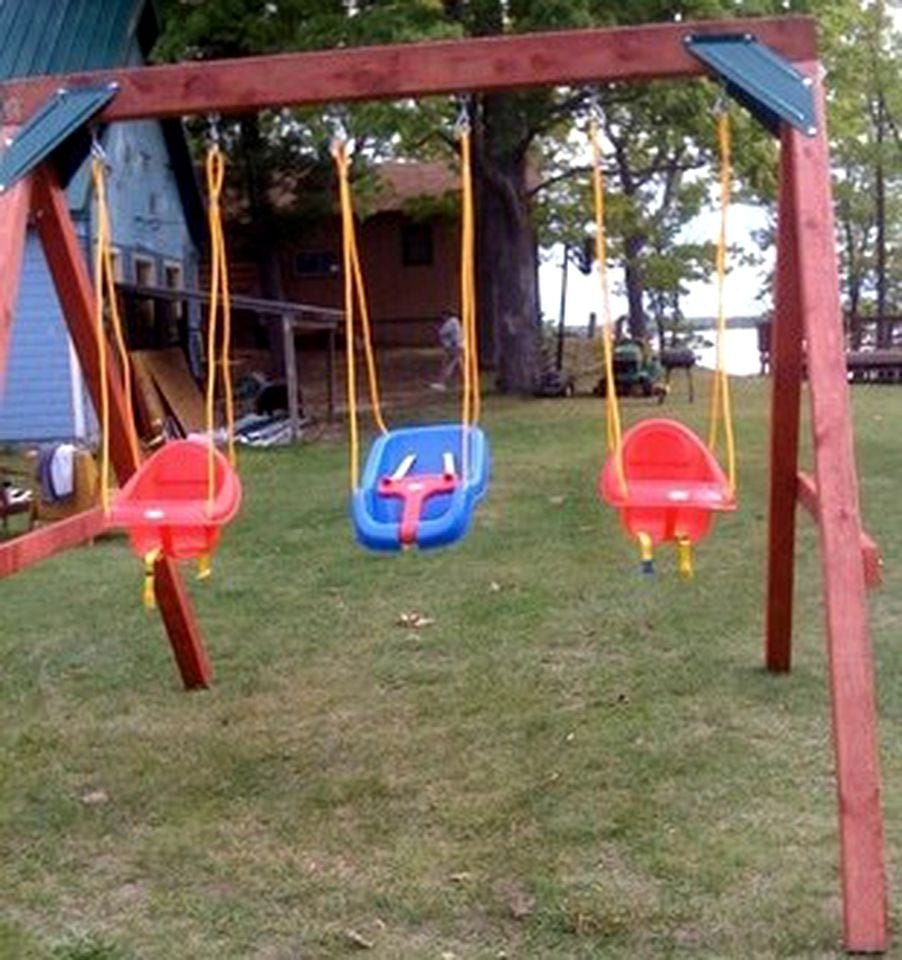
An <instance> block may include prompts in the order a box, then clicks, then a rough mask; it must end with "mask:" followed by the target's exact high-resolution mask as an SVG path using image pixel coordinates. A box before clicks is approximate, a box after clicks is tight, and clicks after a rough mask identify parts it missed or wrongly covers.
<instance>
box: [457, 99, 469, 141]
mask: <svg viewBox="0 0 902 960" xmlns="http://www.w3.org/2000/svg"><path fill="white" fill-rule="evenodd" d="M458 100H459V102H460V108H459V109H458V111H457V119H456V120H455V121H454V132H455V134H456V135H457V136H460V135H461V134H463V133H469V132H470V98H469V97H468V96H461V97H459V98H458Z"/></svg>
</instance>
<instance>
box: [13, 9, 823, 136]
mask: <svg viewBox="0 0 902 960" xmlns="http://www.w3.org/2000/svg"><path fill="white" fill-rule="evenodd" d="M709 33H717V34H725V33H749V34H753V35H754V36H755V37H756V38H757V39H758V40H760V41H761V43H764V44H767V45H768V46H769V47H771V48H773V49H774V50H775V51H777V52H778V53H780V54H782V55H783V56H784V57H785V58H786V59H787V60H790V61H794V62H798V61H810V60H814V59H816V58H817V51H816V42H815V24H814V21H813V20H812V19H811V18H809V17H771V18H762V19H748V18H747V19H739V20H706V21H701V22H688V21H687V22H682V23H658V24H650V25H647V26H639V27H615V28H612V29H602V30H563V31H558V32H553V33H533V34H518V35H511V36H504V37H482V38H478V39H466V40H442V41H437V42H431V43H410V44H394V45H389V46H376V47H356V48H342V49H336V50H328V51H316V52H313V53H286V54H279V55H275V56H266V57H245V58H242V59H237V60H216V61H197V62H192V63H176V64H164V65H161V66H155V67H136V68H135V67H133V68H128V69H121V70H102V71H96V72H92V73H81V74H70V75H66V76H54V77H35V78H30V79H25V80H17V81H9V82H7V83H4V84H0V102H2V104H3V106H4V109H5V113H6V122H21V121H22V120H23V119H24V118H26V117H28V116H29V115H30V114H31V113H32V112H33V111H34V110H36V109H37V108H38V107H39V106H40V104H41V103H42V102H43V101H45V100H47V99H48V98H49V97H50V96H51V95H52V94H53V93H54V91H56V90H57V89H59V88H60V87H63V86H81V85H89V84H90V85H97V84H102V83H107V82H110V81H116V82H117V83H118V84H119V87H120V90H119V94H118V95H117V96H116V98H115V99H114V100H113V101H112V102H111V103H110V104H109V106H107V107H106V109H105V110H104V111H103V113H102V114H101V117H100V119H102V120H103V121H107V122H109V121H113V120H138V119H141V118H147V117H176V116H186V115H188V114H197V113H200V114H205V113H223V114H229V113H247V112H252V111H257V110H262V109H264V108H266V107H278V106H304V105H314V104H321V103H328V102H347V101H355V100H388V99H399V98H406V97H421V96H428V95H434V94H456V93H468V92H475V91H483V92H486V93H491V92H498V91H503V90H517V89H522V88H526V87H541V86H555V85H564V84H573V85H579V84H592V83H610V82H616V81H643V80H656V79H660V80H663V79H675V78H681V77H693V76H702V75H704V74H705V73H706V72H707V71H706V69H705V68H704V67H703V66H702V65H701V64H700V63H699V62H698V60H697V59H696V58H695V57H693V56H692V55H691V54H690V53H689V52H688V51H687V50H686V49H685V45H684V41H685V38H686V37H687V35H689V34H693V35H695V36H700V35H702V34H709Z"/></svg>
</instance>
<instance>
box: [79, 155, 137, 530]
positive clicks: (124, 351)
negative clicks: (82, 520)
mask: <svg viewBox="0 0 902 960" xmlns="http://www.w3.org/2000/svg"><path fill="white" fill-rule="evenodd" d="M91 179H92V181H93V184H94V196H95V197H96V198H97V240H96V248H95V251H94V336H95V339H96V343H97V362H98V366H99V367H100V451H101V453H100V502H101V505H102V507H103V511H104V513H105V514H109V512H110V383H109V373H110V371H109V367H108V361H107V347H108V342H107V334H106V326H105V314H106V307H107V306H109V316H110V325H111V326H112V328H113V336H114V339H115V341H116V348H117V353H118V355H119V366H120V370H121V373H122V390H123V394H124V400H125V419H126V424H125V429H126V436H127V438H128V443H129V446H130V447H131V450H132V455H133V457H134V460H135V462H136V463H138V462H140V459H141V452H140V449H139V447H138V438H137V436H136V434H135V417H134V410H133V408H132V383H131V364H130V363H129V357H128V348H127V347H126V344H125V335H124V334H123V331H122V318H121V317H120V315H119V302H118V298H117V296H116V276H115V271H114V269H113V253H112V249H111V244H112V237H111V233H110V215H109V206H108V203H107V190H106V158H105V157H104V154H103V151H102V149H101V148H100V147H99V145H98V144H96V143H95V146H94V148H93V150H92V160H91Z"/></svg>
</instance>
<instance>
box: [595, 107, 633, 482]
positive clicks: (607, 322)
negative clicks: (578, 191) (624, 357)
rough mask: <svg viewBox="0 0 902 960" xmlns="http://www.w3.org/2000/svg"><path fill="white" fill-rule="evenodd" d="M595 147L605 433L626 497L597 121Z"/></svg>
mask: <svg viewBox="0 0 902 960" xmlns="http://www.w3.org/2000/svg"><path fill="white" fill-rule="evenodd" d="M589 140H590V142H591V146H592V192H593V195H594V198H595V259H596V261H597V262H598V276H599V279H600V281H601V317H602V324H601V329H602V336H601V339H602V343H603V344H604V378H605V387H606V390H605V394H606V396H605V428H606V430H605V432H606V436H607V446H608V451H609V452H610V453H611V454H612V455H613V457H614V469H615V470H616V472H617V480H618V482H619V484H620V490H621V493H622V495H623V496H626V493H627V487H626V473H625V471H624V469H623V436H622V429H621V425H620V401H619V400H618V398H617V384H616V383H615V382H614V316H613V313H612V311H611V289H610V282H609V279H608V254H607V235H606V233H605V225H604V214H605V205H604V173H603V172H602V169H601V147H600V145H599V142H598V124H597V123H596V122H595V120H594V119H593V120H592V121H591V122H590V123H589Z"/></svg>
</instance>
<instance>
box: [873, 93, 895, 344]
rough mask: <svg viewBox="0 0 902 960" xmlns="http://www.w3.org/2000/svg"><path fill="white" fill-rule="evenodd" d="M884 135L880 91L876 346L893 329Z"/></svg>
mask: <svg viewBox="0 0 902 960" xmlns="http://www.w3.org/2000/svg"><path fill="white" fill-rule="evenodd" d="M885 135H886V104H885V102H884V99H883V94H882V93H881V94H880V95H879V97H878V99H877V169H876V170H875V184H874V205H875V209H874V215H875V217H876V220H877V241H876V244H877V249H876V252H877V277H876V281H877V282H876V287H877V346H878V347H880V348H882V349H886V348H888V347H891V346H892V344H893V329H892V326H891V325H890V324H888V323H887V322H886V286H887V284H886V175H885V171H884V168H883V142H884V139H885Z"/></svg>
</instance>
